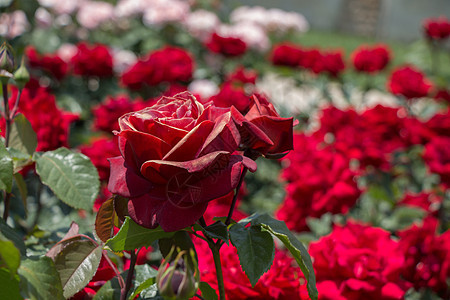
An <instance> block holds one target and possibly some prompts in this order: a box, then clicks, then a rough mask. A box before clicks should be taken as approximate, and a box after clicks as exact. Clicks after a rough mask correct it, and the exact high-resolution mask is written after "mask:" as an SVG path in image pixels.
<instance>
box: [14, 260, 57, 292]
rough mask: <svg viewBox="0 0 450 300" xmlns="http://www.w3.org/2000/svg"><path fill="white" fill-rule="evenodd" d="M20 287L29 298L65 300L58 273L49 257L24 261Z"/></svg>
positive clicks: (21, 266) (20, 273)
mask: <svg viewBox="0 0 450 300" xmlns="http://www.w3.org/2000/svg"><path fill="white" fill-rule="evenodd" d="M19 275H20V286H21V291H23V292H24V294H25V295H26V297H27V298H30V299H36V300H48V299H55V300H60V299H65V298H64V296H63V289H62V286H61V280H60V278H59V275H58V271H57V270H56V268H55V264H54V263H53V261H52V260H51V259H50V258H49V257H46V256H44V257H41V258H39V259H38V260H32V259H26V260H23V261H22V263H21V265H20V268H19Z"/></svg>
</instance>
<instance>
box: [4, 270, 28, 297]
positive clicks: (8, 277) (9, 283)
mask: <svg viewBox="0 0 450 300" xmlns="http://www.w3.org/2000/svg"><path fill="white" fill-rule="evenodd" d="M0 299H8V300H21V299H23V298H22V297H21V296H20V287H19V275H17V274H14V272H13V273H11V271H10V270H8V269H6V268H0Z"/></svg>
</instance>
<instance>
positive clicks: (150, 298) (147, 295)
mask: <svg viewBox="0 0 450 300" xmlns="http://www.w3.org/2000/svg"><path fill="white" fill-rule="evenodd" d="M138 300H166V299H165V298H163V297H162V296H161V295H160V294H159V292H158V287H157V286H156V283H154V284H152V285H151V286H149V287H148V288H146V289H144V290H143V291H142V292H141V293H140V294H139V297H138Z"/></svg>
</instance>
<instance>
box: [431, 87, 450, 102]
mask: <svg viewBox="0 0 450 300" xmlns="http://www.w3.org/2000/svg"><path fill="white" fill-rule="evenodd" d="M433 98H434V99H436V100H438V101H442V102H444V101H445V102H447V103H449V104H450V90H449V89H444V88H442V89H439V90H437V91H436V93H435V94H434V96H433Z"/></svg>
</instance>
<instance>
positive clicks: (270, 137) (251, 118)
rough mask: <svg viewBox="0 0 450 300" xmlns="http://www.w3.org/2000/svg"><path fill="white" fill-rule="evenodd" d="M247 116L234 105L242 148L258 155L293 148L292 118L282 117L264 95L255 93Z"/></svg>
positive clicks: (274, 153) (234, 115)
mask: <svg viewBox="0 0 450 300" xmlns="http://www.w3.org/2000/svg"><path fill="white" fill-rule="evenodd" d="M251 100H252V102H251V104H250V109H249V111H248V112H247V113H246V114H245V117H244V116H242V114H241V113H240V112H239V111H238V110H237V109H236V108H235V107H234V106H233V107H231V114H232V116H233V119H234V121H235V122H236V124H237V125H238V128H239V132H240V134H241V137H242V140H241V144H240V148H241V149H242V150H244V151H249V150H252V151H255V152H256V153H255V154H256V155H266V156H268V157H270V155H277V154H281V153H284V152H287V151H289V150H292V149H293V146H292V131H293V130H292V128H293V119H292V118H282V117H280V115H279V114H278V113H277V112H276V110H275V108H274V107H273V105H272V104H271V103H269V102H268V101H267V100H266V99H265V98H263V97H259V98H258V97H257V96H255V95H253V97H252V98H251Z"/></svg>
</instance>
